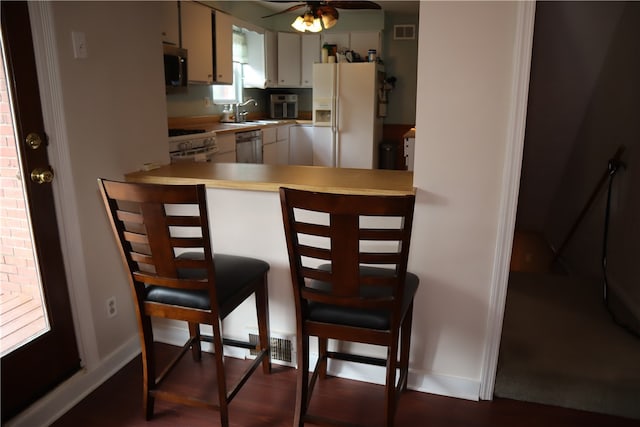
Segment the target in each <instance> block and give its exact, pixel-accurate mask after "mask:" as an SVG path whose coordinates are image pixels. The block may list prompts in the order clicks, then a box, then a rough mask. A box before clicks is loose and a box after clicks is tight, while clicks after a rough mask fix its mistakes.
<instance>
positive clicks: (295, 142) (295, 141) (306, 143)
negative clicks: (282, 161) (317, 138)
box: [289, 125, 313, 166]
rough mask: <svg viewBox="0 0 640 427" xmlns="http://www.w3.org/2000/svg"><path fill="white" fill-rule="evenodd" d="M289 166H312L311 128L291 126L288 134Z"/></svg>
mask: <svg viewBox="0 0 640 427" xmlns="http://www.w3.org/2000/svg"><path fill="white" fill-rule="evenodd" d="M289 164H290V165H306V166H312V165H313V126H308V125H307V126H305V125H294V126H291V130H290V133H289Z"/></svg>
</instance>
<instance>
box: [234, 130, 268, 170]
mask: <svg viewBox="0 0 640 427" xmlns="http://www.w3.org/2000/svg"><path fill="white" fill-rule="evenodd" d="M236 163H262V131H261V130H250V131H245V132H236Z"/></svg>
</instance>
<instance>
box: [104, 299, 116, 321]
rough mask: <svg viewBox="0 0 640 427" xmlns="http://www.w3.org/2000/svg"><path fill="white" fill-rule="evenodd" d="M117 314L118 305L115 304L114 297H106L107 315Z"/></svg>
mask: <svg viewBox="0 0 640 427" xmlns="http://www.w3.org/2000/svg"><path fill="white" fill-rule="evenodd" d="M117 314H118V306H117V305H116V297H111V298H109V299H107V317H109V318H111V317H116V315H117Z"/></svg>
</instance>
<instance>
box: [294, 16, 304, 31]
mask: <svg viewBox="0 0 640 427" xmlns="http://www.w3.org/2000/svg"><path fill="white" fill-rule="evenodd" d="M291 26H292V27H293V28H294V29H295V30H296V31H300V32H301V33H304V32H305V31H306V29H307V25H306V24H305V23H304V18H303V17H302V15H300V16H298V17H297V18H296V20H295V21H293V22H292V23H291Z"/></svg>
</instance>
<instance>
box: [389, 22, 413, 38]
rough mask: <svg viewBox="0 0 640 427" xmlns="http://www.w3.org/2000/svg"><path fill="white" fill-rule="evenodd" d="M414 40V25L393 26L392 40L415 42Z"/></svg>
mask: <svg viewBox="0 0 640 427" xmlns="http://www.w3.org/2000/svg"><path fill="white" fill-rule="evenodd" d="M415 38H416V26H415V25H394V26H393V39H394V40H415Z"/></svg>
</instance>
